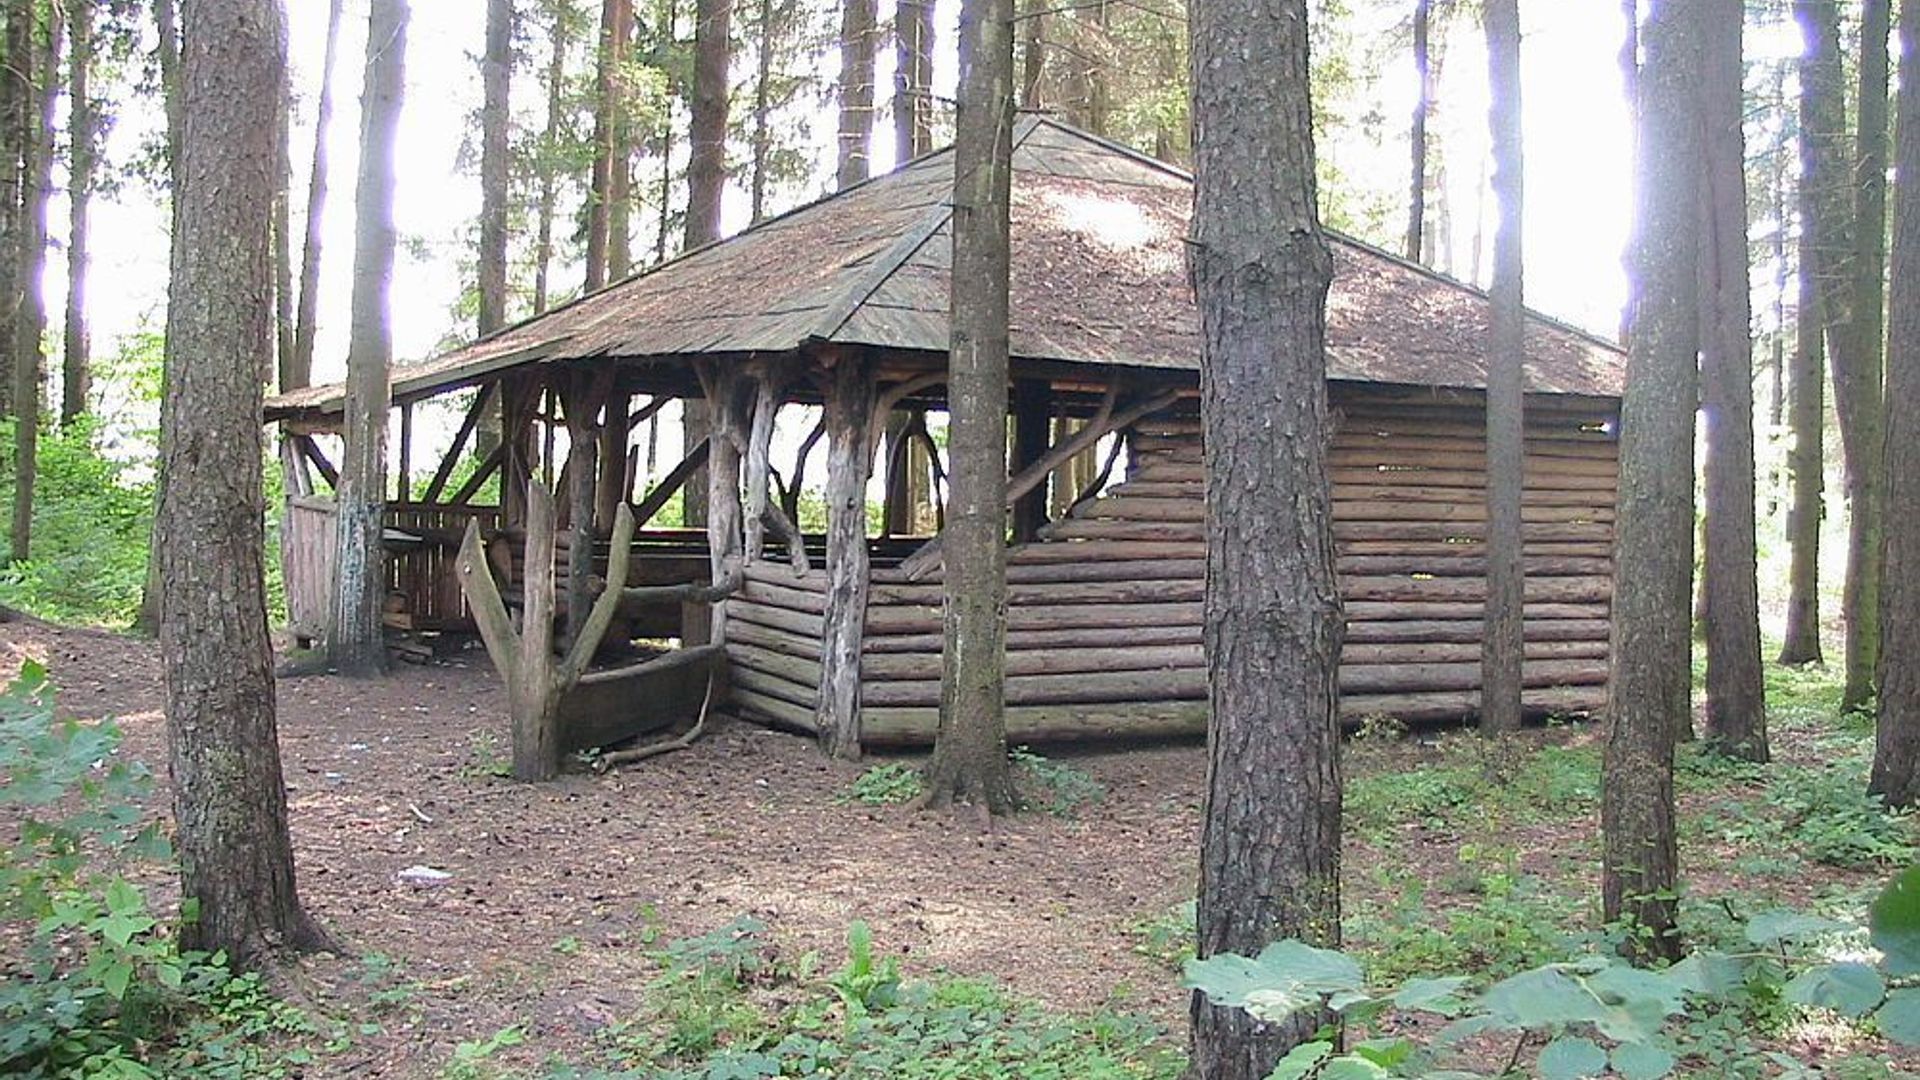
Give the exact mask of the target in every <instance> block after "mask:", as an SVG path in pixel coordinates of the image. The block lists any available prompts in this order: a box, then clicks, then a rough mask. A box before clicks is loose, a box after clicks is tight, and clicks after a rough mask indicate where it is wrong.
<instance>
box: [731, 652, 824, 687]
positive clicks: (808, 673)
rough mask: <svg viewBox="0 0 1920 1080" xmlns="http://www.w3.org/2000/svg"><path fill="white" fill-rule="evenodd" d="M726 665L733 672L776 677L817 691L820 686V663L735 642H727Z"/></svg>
mask: <svg viewBox="0 0 1920 1080" xmlns="http://www.w3.org/2000/svg"><path fill="white" fill-rule="evenodd" d="M727 663H728V664H729V665H730V667H731V669H732V670H734V671H757V672H759V673H760V674H762V675H773V676H777V677H779V678H782V679H785V680H786V681H788V682H790V683H793V684H795V685H797V686H810V687H814V688H816V689H817V688H818V687H819V685H820V661H818V660H806V659H802V658H801V657H797V656H788V655H786V654H785V653H780V652H775V651H774V650H772V649H763V648H760V647H759V646H757V645H747V644H743V643H742V642H740V641H737V640H736V641H729V642H727Z"/></svg>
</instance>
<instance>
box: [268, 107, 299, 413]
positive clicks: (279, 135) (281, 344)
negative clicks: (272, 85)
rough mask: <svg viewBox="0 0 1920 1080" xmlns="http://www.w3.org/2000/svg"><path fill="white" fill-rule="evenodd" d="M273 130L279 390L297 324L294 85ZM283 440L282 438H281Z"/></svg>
mask: <svg viewBox="0 0 1920 1080" xmlns="http://www.w3.org/2000/svg"><path fill="white" fill-rule="evenodd" d="M274 116H275V117H276V118H277V123H275V124H274V134H273V153H274V159H273V160H274V165H273V359H274V366H273V370H274V380H275V383H276V385H277V386H278V387H279V388H280V389H281V390H282V391H286V390H291V389H295V387H292V386H289V385H288V381H287V380H288V376H289V375H291V374H292V373H293V366H294V361H293V357H294V344H295V342H296V341H297V340H298V338H299V327H298V324H297V323H296V322H295V318H296V317H295V315H294V310H295V309H296V308H297V307H298V306H299V298H298V297H296V296H294V293H293V85H292V84H291V83H284V84H282V85H281V87H280V96H279V101H278V107H277V108H276V109H275V110H274ZM282 441H283V442H284V439H283V440H282Z"/></svg>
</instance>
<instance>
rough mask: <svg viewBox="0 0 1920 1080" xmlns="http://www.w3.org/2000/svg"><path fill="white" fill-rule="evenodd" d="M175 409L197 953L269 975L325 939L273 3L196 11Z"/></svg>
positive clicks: (173, 594)
mask: <svg viewBox="0 0 1920 1080" xmlns="http://www.w3.org/2000/svg"><path fill="white" fill-rule="evenodd" d="M186 18H187V25H186V31H187V33H186V46H185V57H184V66H185V76H186V77H185V79H184V80H183V89H184V96H185V99H186V100H185V107H184V108H183V109H182V112H183V114H184V116H185V128H186V131H185V149H186V152H185V154H184V163H183V167H182V169H181V170H180V172H179V174H178V179H179V180H180V181H181V182H180V183H179V184H178V185H177V186H176V187H175V196H174V197H175V199H176V200H178V203H179V207H180V209H179V213H178V215H177V220H178V222H179V226H180V227H179V230H178V231H177V232H176V233H175V234H174V248H175V251H176V255H175V257H174V262H173V267H174V269H173V275H174V276H173V284H172V288H171V290H170V291H171V293H172V296H173V303H171V304H169V305H168V307H167V338H166V340H167V358H166V366H167V367H168V368H169V369H171V376H170V377H169V379H168V380H167V382H168V388H167V393H166V394H165V397H164V398H163V400H162V403H161V410H162V419H161V426H162V427H163V428H165V429H166V430H167V431H168V432H169V436H168V438H167V440H166V446H165V453H166V455H167V456H168V457H170V458H171V459H172V461H170V462H168V463H165V464H163V466H162V468H161V477H162V480H161V485H160V509H159V515H158V519H157V524H158V533H159V536H160V539H161V543H160V544H159V545H158V547H159V550H160V551H161V552H162V560H163V563H164V572H163V573H162V575H161V580H162V581H163V582H164V583H165V584H164V588H165V592H166V599H165V602H164V603H163V605H162V607H163V609H164V611H165V612H166V618H165V622H164V625H163V626H162V627H161V642H162V648H161V650H160V655H161V657H162V658H163V660H164V667H165V682H166V704H167V735H168V739H167V741H168V746H169V748H170V752H171V765H170V770H169V771H170V773H171V775H172V777H173V785H172V787H173V793H174V797H173V807H174V819H175V822H176V825H177V834H176V837H175V844H176V846H177V847H178V848H179V851H180V871H181V882H180V883H181V893H182V894H183V895H184V896H185V897H187V898H190V899H191V900H192V901H194V902H195V904H196V905H197V907H198V917H197V918H194V919H192V920H189V921H187V922H185V923H184V924H183V925H182V927H181V930H180V944H181V946H182V947H183V948H189V949H198V950H204V951H207V952H213V951H224V952H225V953H226V954H227V956H228V957H229V958H231V959H232V960H233V961H234V962H235V963H236V964H238V965H240V966H242V967H255V966H258V965H259V964H261V963H262V962H264V961H267V960H269V959H270V958H271V957H272V955H273V954H274V953H277V952H279V951H281V950H284V949H289V948H291V949H305V948H312V947H319V946H322V945H324V944H325V943H326V942H325V939H324V937H323V935H322V934H321V933H320V932H319V930H318V928H317V927H316V926H315V925H314V924H313V922H312V921H311V920H310V919H309V918H308V917H307V915H306V913H305V912H304V911H302V910H301V907H300V901H299V896H298V893H297V890H296V889H295V885H294V866H293V849H292V844H291V842H290V840H289V838H288V835H287V796H286V787H285V784H284V783H283V781H282V778H281V771H280V751H279V744H278V738H277V734H276V731H275V722H274V684H273V657H272V651H271V647H270V646H269V644H268V640H267V609H266V597H265V588H264V584H263V569H262V564H261V553H262V548H263V546H264V538H263V536H262V527H261V523H262V521H263V520H264V519H265V516H266V507H265V506H264V505H263V503H262V488H261V458H260V450H259V444H258V442H257V441H256V440H255V439H253V438H251V437H246V438H236V437H235V433H236V432H251V431H253V430H255V426H256V425H257V424H258V423H259V421H260V398H261V390H262V380H261V378H260V362H261V358H262V357H264V356H266V355H267V351H268V349H269V348H271V341H272V325H273V306H272V293H273V288H272V278H271V274H272V264H271V239H270V235H269V234H270V230H271V228H272V222H271V209H270V208H271V204H272V194H273V172H274V169H275V164H276V160H277V157H278V155H277V152H276V149H275V145H274V144H275V140H276V134H275V130H274V129H275V126H276V125H275V121H274V113H275V111H276V110H277V109H278V108H279V105H278V101H279V87H280V86H281V85H282V82H281V80H282V79H283V78H284V68H285V63H286V59H285V58H286V31H285V28H284V27H283V26H282V25H281V23H280V14H279V11H278V5H277V4H273V3H270V2H269V0H233V2H230V3H223V4H199V3H194V4H189V5H188V6H187V11H186Z"/></svg>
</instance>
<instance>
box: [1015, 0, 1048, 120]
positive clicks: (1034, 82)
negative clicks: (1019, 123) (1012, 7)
mask: <svg viewBox="0 0 1920 1080" xmlns="http://www.w3.org/2000/svg"><path fill="white" fill-rule="evenodd" d="M1046 21H1047V0H1027V2H1026V10H1024V11H1022V12H1021V13H1020V107H1021V108H1023V109H1026V110H1028V111H1030V112H1031V111H1038V110H1039V109H1041V108H1043V107H1044V106H1043V105H1042V104H1041V100H1040V80H1041V78H1042V77H1043V76H1044V75H1045V74H1046V68H1047V47H1046V43H1045V41H1044V40H1043V39H1042V37H1041V35H1042V34H1044V33H1045V32H1046Z"/></svg>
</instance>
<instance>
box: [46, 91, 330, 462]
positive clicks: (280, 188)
mask: <svg viewBox="0 0 1920 1080" xmlns="http://www.w3.org/2000/svg"><path fill="white" fill-rule="evenodd" d="M274 115H275V116H276V117H278V120H279V122H278V123H277V124H275V126H274V135H273V146H274V167H273V358H274V368H273V370H274V379H275V382H276V384H277V385H278V386H279V387H280V389H281V390H283V391H285V390H291V389H296V387H292V386H289V385H288V376H289V375H291V374H292V373H293V367H294V360H293V357H294V345H295V342H296V340H297V339H298V337H299V327H298V325H297V324H296V322H295V318H296V316H295V314H294V311H295V309H296V308H297V307H298V306H299V299H298V298H297V297H296V296H294V294H293V85H292V84H291V83H286V84H283V85H282V86H281V87H280V98H279V104H278V108H277V109H276V110H275V112H274ZM72 291H73V290H72V289H69V290H68V292H69V294H71V293H72ZM68 304H69V307H68V310H69V312H71V311H72V307H71V304H72V296H71V295H69V297H68ZM284 441H285V437H284V435H283V436H282V442H284Z"/></svg>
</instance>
